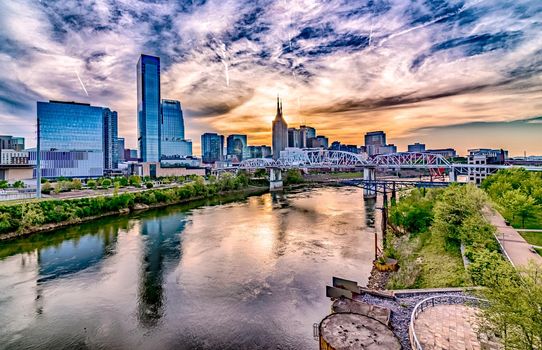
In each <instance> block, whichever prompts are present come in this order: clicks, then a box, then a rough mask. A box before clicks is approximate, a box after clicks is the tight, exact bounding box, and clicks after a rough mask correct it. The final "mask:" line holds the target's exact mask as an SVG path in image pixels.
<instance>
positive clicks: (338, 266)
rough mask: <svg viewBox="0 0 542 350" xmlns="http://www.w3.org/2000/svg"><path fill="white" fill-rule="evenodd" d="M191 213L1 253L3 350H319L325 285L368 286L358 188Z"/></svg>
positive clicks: (95, 225) (365, 213)
mask: <svg viewBox="0 0 542 350" xmlns="http://www.w3.org/2000/svg"><path fill="white" fill-rule="evenodd" d="M200 204H201V203H200ZM207 204H209V203H207ZM373 205H374V204H373ZM193 206H194V205H192V208H191V207H189V206H176V207H169V208H165V209H159V210H154V211H148V212H143V213H140V214H135V215H131V216H121V217H115V218H107V219H102V220H99V221H94V222H92V223H87V224H83V225H79V226H74V227H70V228H67V229H63V230H58V231H56V232H53V233H47V234H37V235H33V236H30V237H27V238H24V239H18V240H14V241H10V242H7V243H0V340H1V341H0V348H8V349H30V348H43V349H45V348H46V349H68V348H69V349H73V348H83V349H84V348H89V349H99V348H103V349H115V348H116V349H317V348H318V342H317V341H316V340H314V339H313V337H312V325H313V323H315V322H319V321H320V320H321V319H322V318H323V317H324V316H325V315H327V314H328V313H329V309H330V301H329V299H327V298H326V296H325V286H326V284H331V278H332V276H340V277H343V278H347V279H353V280H357V281H359V282H360V283H361V284H365V283H366V282H367V279H368V277H369V274H370V270H371V261H372V259H373V249H374V248H373V247H374V228H370V227H369V225H371V222H372V219H371V217H373V216H374V209H372V208H371V206H372V205H371V204H366V203H364V201H363V198H362V190H360V189H357V188H353V187H340V188H329V187H327V188H318V189H312V190H308V191H301V192H292V193H286V194H269V193H267V194H264V195H261V196H252V197H248V198H245V199H241V200H235V201H232V202H225V203H222V204H220V205H204V206H200V207H197V208H193Z"/></svg>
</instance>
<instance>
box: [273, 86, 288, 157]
mask: <svg viewBox="0 0 542 350" xmlns="http://www.w3.org/2000/svg"><path fill="white" fill-rule="evenodd" d="M286 147H288V124H287V123H286V121H285V120H284V117H283V115H282V100H281V99H280V97H279V96H278V95H277V114H276V115H275V120H273V159H278V158H279V157H280V151H284V150H285V149H286Z"/></svg>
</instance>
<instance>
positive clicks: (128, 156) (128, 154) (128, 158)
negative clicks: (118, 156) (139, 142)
mask: <svg viewBox="0 0 542 350" xmlns="http://www.w3.org/2000/svg"><path fill="white" fill-rule="evenodd" d="M124 161H125V162H137V161H139V157H138V155H137V149H130V148H126V149H124Z"/></svg>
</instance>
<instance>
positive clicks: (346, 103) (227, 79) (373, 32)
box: [0, 1, 542, 155]
mask: <svg viewBox="0 0 542 350" xmlns="http://www.w3.org/2000/svg"><path fill="white" fill-rule="evenodd" d="M0 10H1V11H0V13H1V15H0V23H1V24H0V25H1V26H2V28H3V29H5V30H3V31H2V33H3V34H0V36H2V37H3V39H4V40H3V44H2V45H1V46H0V51H1V52H2V56H1V59H2V62H3V63H4V66H5V67H6V69H5V70H3V71H2V72H1V73H0V74H1V76H2V85H1V88H0V93H1V95H0V134H9V135H20V136H24V137H25V138H26V139H27V147H32V146H33V145H35V136H34V135H33V133H32V132H31V131H29V130H32V128H30V127H31V126H32V125H34V124H35V118H36V110H35V103H36V101H37V100H69V101H71V100H75V101H81V102H87V103H91V104H92V105H100V106H102V105H103V106H108V107H110V108H111V109H112V110H116V111H118V118H119V136H120V137H125V138H126V147H127V148H136V139H137V136H136V133H137V111H136V104H137V103H136V94H135V91H136V77H135V75H134V69H133V67H134V65H135V64H136V62H137V59H138V58H139V55H140V54H141V53H145V54H149V55H157V56H160V58H161V61H162V65H161V77H162V78H161V79H162V93H161V95H162V96H163V97H167V98H171V99H175V100H179V101H181V103H182V104H183V110H184V112H185V122H186V130H187V133H186V134H187V135H186V138H187V139H192V140H194V141H195V144H194V150H198V152H199V149H200V145H199V143H198V142H199V140H200V135H201V134H203V133H205V132H217V133H219V134H221V135H229V134H247V135H248V144H250V145H259V144H267V145H270V144H271V121H272V119H273V117H274V98H275V97H276V95H277V93H279V94H280V96H281V98H283V99H284V115H285V119H286V121H287V123H288V125H289V126H291V127H298V126H299V125H300V124H307V125H311V126H313V127H315V128H316V129H317V130H318V133H319V134H322V135H326V136H328V137H329V141H330V142H331V141H335V140H339V141H341V142H342V143H345V144H346V143H347V144H357V145H361V144H363V136H364V134H365V133H366V132H368V131H373V130H384V131H386V133H387V135H388V139H389V141H390V143H394V144H395V145H397V146H398V148H399V150H405V149H406V145H407V144H409V143H414V142H422V143H425V144H427V146H428V147H430V148H443V147H455V148H457V150H458V151H459V152H460V153H465V151H466V149H468V148H474V147H492V148H506V149H508V150H510V154H511V155H522V154H523V151H526V152H527V154H540V153H542V142H541V141H540V134H541V133H542V117H540V108H541V107H542V103H541V102H540V101H541V97H542V92H540V90H539V88H538V86H539V85H540V79H541V77H542V62H541V61H540V52H541V50H542V41H541V40H540V39H541V38H542V33H540V31H537V30H536V21H534V20H533V19H534V17H535V16H536V15H537V14H540V13H542V5H541V4H540V3H538V2H536V1H521V2H512V1H501V2H499V3H498V4H496V3H494V2H489V1H466V2H441V3H439V4H438V5H434V6H433V5H430V4H426V3H423V4H422V3H411V2H407V1H396V2H371V3H368V4H361V5H356V4H354V3H352V4H348V3H340V4H337V3H326V4H319V3H316V2H310V3H309V2H306V3H305V2H301V1H297V2H291V3H288V4H282V3H280V2H274V3H265V4H258V3H257V2H256V3H245V2H241V1H226V2H213V1H209V2H206V3H204V4H202V5H195V4H192V5H182V4H180V5H174V4H170V3H161V4H147V3H141V2H139V3H136V4H130V3H128V2H122V1H119V2H115V3H111V2H106V1H97V2H94V5H88V4H83V3H79V2H77V1H75V2H70V3H67V2H61V1H59V2H55V1H48V2H47V3H45V2H40V3H34V2H30V1H20V2H17V3H15V2H4V3H2V4H0ZM23 23H24V25H23Z"/></svg>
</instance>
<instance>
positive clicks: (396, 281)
mask: <svg viewBox="0 0 542 350" xmlns="http://www.w3.org/2000/svg"><path fill="white" fill-rule="evenodd" d="M395 243H396V244H395V246H396V249H397V253H398V255H399V257H398V258H399V259H398V260H399V265H400V269H399V271H397V272H394V273H393V274H392V275H391V277H390V280H389V282H388V286H387V288H388V289H411V288H439V287H462V286H465V285H468V282H467V281H468V276H467V272H466V271H465V267H464V266H463V260H462V258H461V252H460V250H459V248H454V249H453V250H452V251H450V250H446V248H445V246H446V245H445V243H444V239H443V238H441V237H438V236H436V235H431V232H424V233H420V234H418V235H416V236H414V237H411V238H408V237H401V238H399V239H398V241H397V242H395Z"/></svg>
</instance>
